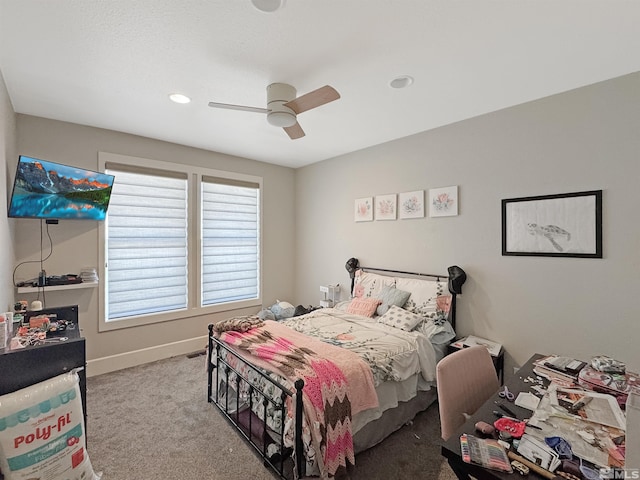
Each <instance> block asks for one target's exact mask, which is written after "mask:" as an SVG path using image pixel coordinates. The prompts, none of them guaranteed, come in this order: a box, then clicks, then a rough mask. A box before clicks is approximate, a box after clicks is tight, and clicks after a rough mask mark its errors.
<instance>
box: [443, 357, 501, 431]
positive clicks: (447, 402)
mask: <svg viewBox="0 0 640 480" xmlns="http://www.w3.org/2000/svg"><path fill="white" fill-rule="evenodd" d="M436 380H437V382H438V385H437V388H438V404H439V408H440V423H441V429H440V431H441V435H442V439H443V440H447V439H448V438H449V437H450V436H451V435H452V434H453V432H455V431H456V429H457V428H458V427H460V425H462V424H463V423H464V422H465V416H464V414H469V415H472V414H473V413H475V411H476V410H478V408H480V406H481V405H482V404H483V403H484V402H486V401H487V400H488V399H489V398H490V397H491V395H493V394H494V393H496V391H498V388H499V387H500V384H499V383H498V376H497V374H496V370H495V368H494V366H493V362H492V360H491V355H490V354H489V352H488V351H487V349H486V348H485V347H483V346H481V345H480V346H476V347H469V348H463V349H461V350H458V351H456V352H454V353H452V354H451V355H448V356H446V357H444V358H443V359H442V360H440V362H438V365H437V366H436Z"/></svg>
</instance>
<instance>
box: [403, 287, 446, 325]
mask: <svg viewBox="0 0 640 480" xmlns="http://www.w3.org/2000/svg"><path fill="white" fill-rule="evenodd" d="M396 288H399V289H401V290H406V291H407V292H411V296H410V297H409V300H407V303H406V304H405V305H404V308H405V310H408V311H410V312H413V313H417V314H418V315H421V316H423V317H429V318H433V317H435V316H436V311H437V304H436V298H437V297H439V296H440V295H443V294H446V293H448V292H447V283H446V282H432V281H428V280H420V279H415V278H403V277H396Z"/></svg>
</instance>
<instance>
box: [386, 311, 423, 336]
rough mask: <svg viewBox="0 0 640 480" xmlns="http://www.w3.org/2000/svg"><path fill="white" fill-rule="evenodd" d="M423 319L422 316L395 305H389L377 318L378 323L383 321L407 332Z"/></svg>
mask: <svg viewBox="0 0 640 480" xmlns="http://www.w3.org/2000/svg"><path fill="white" fill-rule="evenodd" d="M423 320H424V317H421V316H420V315H417V314H415V313H412V312H408V311H406V310H405V309H404V308H400V307H398V306H397V305H391V306H390V307H389V310H388V311H387V313H385V314H384V315H382V316H381V317H379V318H378V322H379V323H384V324H385V325H389V326H390V327H395V328H400V329H401V330H405V331H407V332H410V331H411V330H413V328H414V327H415V326H416V325H418V324H419V323H420V322H421V321H423Z"/></svg>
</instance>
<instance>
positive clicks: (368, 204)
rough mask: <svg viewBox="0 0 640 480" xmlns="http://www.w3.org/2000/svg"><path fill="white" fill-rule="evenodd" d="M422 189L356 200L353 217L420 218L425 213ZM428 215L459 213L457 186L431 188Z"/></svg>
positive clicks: (365, 220) (363, 219)
mask: <svg viewBox="0 0 640 480" xmlns="http://www.w3.org/2000/svg"><path fill="white" fill-rule="evenodd" d="M424 197H425V191H424V190H416V191H414V192H404V193H398V194H395V193H392V194H389V195H377V196H376V197H364V198H357V199H356V200H355V205H354V207H355V209H354V220H355V221H356V222H370V221H372V220H373V219H374V217H375V219H376V220H396V218H400V219H408V218H423V217H424V216H425V202H424ZM428 208H429V216H430V217H450V216H454V215H458V186H457V185H454V186H452V187H442V188H433V189H430V190H428Z"/></svg>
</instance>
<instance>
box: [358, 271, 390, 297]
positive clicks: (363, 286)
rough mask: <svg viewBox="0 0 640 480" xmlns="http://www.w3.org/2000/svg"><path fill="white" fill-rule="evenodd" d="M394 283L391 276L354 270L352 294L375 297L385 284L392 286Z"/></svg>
mask: <svg viewBox="0 0 640 480" xmlns="http://www.w3.org/2000/svg"><path fill="white" fill-rule="evenodd" d="M395 283H396V281H395V278H393V277H388V276H386V275H378V274H377V273H369V272H365V271H364V270H356V275H355V282H354V285H353V296H354V297H377V296H379V295H380V292H381V291H382V289H383V288H384V287H385V286H387V285H389V286H394V284H395Z"/></svg>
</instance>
